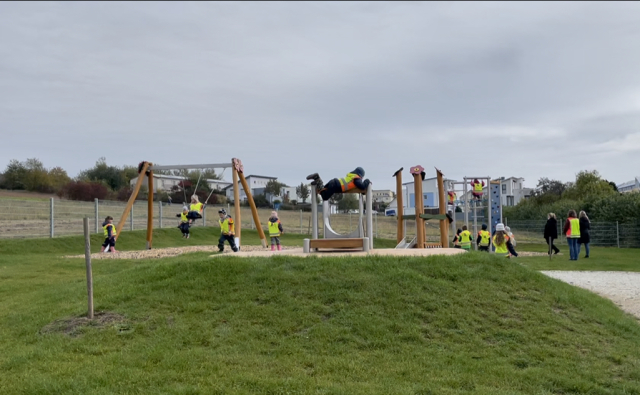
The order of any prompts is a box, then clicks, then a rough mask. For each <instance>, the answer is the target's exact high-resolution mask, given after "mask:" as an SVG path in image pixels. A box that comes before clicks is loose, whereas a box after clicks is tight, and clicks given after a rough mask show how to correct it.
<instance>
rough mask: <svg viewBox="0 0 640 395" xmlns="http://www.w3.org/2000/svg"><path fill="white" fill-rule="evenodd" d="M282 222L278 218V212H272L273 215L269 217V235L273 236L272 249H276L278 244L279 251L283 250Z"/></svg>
mask: <svg viewBox="0 0 640 395" xmlns="http://www.w3.org/2000/svg"><path fill="white" fill-rule="evenodd" d="M283 233H284V231H283V230H282V223H281V222H280V220H279V219H278V213H277V212H275V211H272V212H271V217H269V237H271V251H275V250H276V245H277V246H278V251H281V250H282V246H281V245H280V235H281V234H283Z"/></svg>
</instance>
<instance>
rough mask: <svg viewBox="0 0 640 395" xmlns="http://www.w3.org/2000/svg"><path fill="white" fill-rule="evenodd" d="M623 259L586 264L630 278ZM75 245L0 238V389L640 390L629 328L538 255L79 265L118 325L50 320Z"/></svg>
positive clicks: (62, 303) (173, 236) (250, 236)
mask: <svg viewBox="0 0 640 395" xmlns="http://www.w3.org/2000/svg"><path fill="white" fill-rule="evenodd" d="M217 232H218V231H217V230H215V229H208V228H200V229H196V230H195V231H194V232H193V234H194V235H193V236H192V238H191V239H189V240H183V239H180V238H179V234H178V233H179V232H178V231H177V229H164V230H160V231H157V232H156V233H155V238H154V246H156V247H168V246H175V245H195V244H205V243H208V244H215V243H216V240H217V237H216V235H217V234H218V233H217ZM243 235H244V236H243V237H244V239H243V243H244V244H245V245H248V244H257V243H258V240H257V237H256V235H255V232H249V231H244V230H243ZM302 238H304V236H299V235H285V237H284V241H285V243H288V244H289V245H293V244H295V245H301V242H302ZM118 243H119V248H120V249H123V250H126V249H136V248H140V247H141V246H144V232H127V233H123V235H122V236H121V239H120V240H119V242H118ZM394 244H395V242H394V241H379V240H378V241H376V246H383V245H385V246H388V247H390V246H393V245H394ZM526 247H527V246H521V247H520V249H523V250H524V249H526ZM536 248H543V247H542V246H532V249H536ZM98 249H99V237H97V236H94V238H93V250H94V251H95V250H98ZM628 251H630V250H613V249H611V250H609V249H596V248H594V249H593V250H592V253H591V254H592V258H589V259H590V260H589V262H588V263H587V262H586V260H584V262H585V264H587V265H592V266H593V267H595V266H598V265H600V264H607V265H610V266H608V267H610V269H608V270H636V271H637V270H638V268H637V267H634V264H633V259H631V258H629V256H630V255H629V253H628ZM82 252H83V241H82V237H69V238H57V239H53V240H46V239H43V240H8V241H7V240H2V241H0V300H2V301H3V303H1V304H0V394H509V395H511V394H640V326H639V325H638V322H637V320H636V319H634V318H633V317H631V316H629V315H627V314H625V313H623V312H622V311H620V310H619V309H618V308H617V307H616V306H615V305H614V304H613V303H611V302H610V301H608V300H606V299H602V298H600V297H598V296H596V295H594V294H592V293H590V292H588V291H585V290H582V289H579V288H576V287H572V286H570V285H567V284H565V283H562V282H560V281H558V280H554V279H550V278H547V277H546V276H544V275H542V274H540V273H538V272H537V271H536V270H534V269H550V268H552V267H551V266H546V265H547V262H549V261H548V258H546V257H541V258H537V257H535V258H519V259H512V260H508V259H504V258H497V257H495V256H490V255H488V254H481V253H470V254H464V255H461V256H455V257H429V258H397V257H385V258H381V257H368V258H344V259H341V258H293V257H286V256H274V257H272V258H267V259H264V258H262V259H255V258H254V259H241V258H236V257H233V256H232V255H231V254H230V255H229V257H228V258H224V259H220V258H216V259H213V258H211V257H210V254H208V253H194V254H189V255H183V256H178V257H174V258H166V259H161V260H159V259H155V260H152V259H149V260H94V262H93V267H94V273H93V277H94V287H95V306H96V311H99V312H107V313H109V314H113V317H116V318H114V320H113V321H112V322H109V323H107V324H105V325H98V324H95V325H88V326H81V327H74V328H64V327H63V325H62V324H60V323H58V324H55V325H51V324H52V323H55V322H56V321H58V320H61V319H68V318H71V317H76V318H77V317H80V316H82V315H84V314H85V313H86V309H87V307H86V303H87V302H86V282H85V281H86V279H85V269H84V266H85V263H84V259H68V258H63V257H62V256H63V255H66V254H81V253H82ZM605 256H606V257H607V258H604V257H605ZM560 258H561V257H554V261H552V263H551V264H549V265H556V266H554V267H553V268H558V269H562V270H566V269H568V268H569V266H570V264H574V263H573V262H571V263H570V262H569V261H568V257H566V256H565V258H567V260H566V261H565V260H564V259H560ZM618 260H619V261H620V262H622V263H615V262H616V261H618ZM605 261H606V262H605ZM609 261H611V263H607V262H609ZM598 262H600V264H599V263H598ZM582 263H583V260H580V261H578V262H577V263H575V265H580V264H582ZM639 264H640V262H637V263H636V264H635V266H638V265H639ZM616 268H617V269H616ZM598 270H601V269H598Z"/></svg>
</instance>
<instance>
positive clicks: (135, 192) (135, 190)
mask: <svg viewBox="0 0 640 395" xmlns="http://www.w3.org/2000/svg"><path fill="white" fill-rule="evenodd" d="M149 166H150V163H149V162H143V165H142V169H140V173H139V174H138V182H136V186H135V187H134V188H133V192H132V193H131V196H130V197H129V201H128V202H127V207H125V209H124V212H123V213H122V216H121V217H120V221H119V222H118V225H116V240H117V239H118V237H120V231H122V227H123V226H124V221H126V220H127V217H128V216H129V213H130V212H131V207H133V203H134V202H135V201H136V197H138V192H140V187H142V182H143V181H144V176H145V173H146V172H147V169H149Z"/></svg>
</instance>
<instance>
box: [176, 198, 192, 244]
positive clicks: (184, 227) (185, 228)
mask: <svg viewBox="0 0 640 395" xmlns="http://www.w3.org/2000/svg"><path fill="white" fill-rule="evenodd" d="M188 214H189V210H188V209H187V206H184V207H182V213H180V214H176V217H180V223H179V224H178V229H180V230H181V231H182V237H184V238H185V239H188V238H189V218H188Z"/></svg>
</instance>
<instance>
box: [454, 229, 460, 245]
mask: <svg viewBox="0 0 640 395" xmlns="http://www.w3.org/2000/svg"><path fill="white" fill-rule="evenodd" d="M460 233H462V229H460V228H458V231H457V232H456V235H455V236H453V248H462V247H460Z"/></svg>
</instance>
